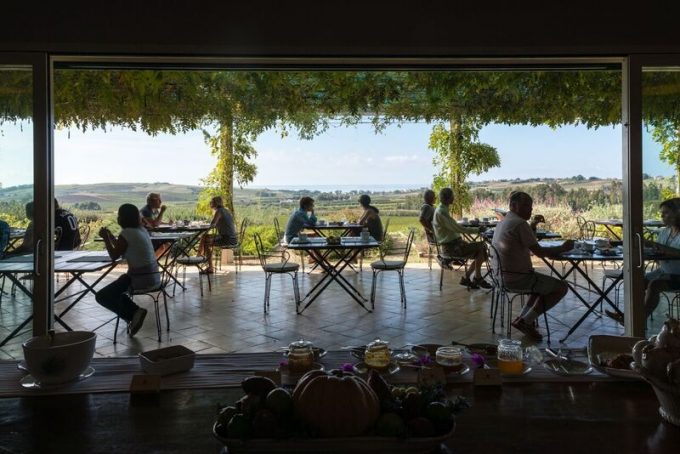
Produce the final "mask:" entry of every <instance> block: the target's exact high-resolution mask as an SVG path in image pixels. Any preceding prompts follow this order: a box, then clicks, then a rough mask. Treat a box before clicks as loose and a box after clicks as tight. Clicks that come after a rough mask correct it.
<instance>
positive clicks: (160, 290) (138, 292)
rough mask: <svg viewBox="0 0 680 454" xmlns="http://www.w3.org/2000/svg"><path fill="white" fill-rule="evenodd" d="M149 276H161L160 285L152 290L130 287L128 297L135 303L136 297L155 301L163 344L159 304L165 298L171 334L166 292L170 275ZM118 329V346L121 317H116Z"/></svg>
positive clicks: (114, 334) (114, 336)
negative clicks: (146, 297)
mask: <svg viewBox="0 0 680 454" xmlns="http://www.w3.org/2000/svg"><path fill="white" fill-rule="evenodd" d="M149 274H160V284H158V285H157V286H155V287H150V288H139V289H135V288H132V287H130V289H129V290H128V295H129V296H130V298H131V299H132V300H133V301H134V297H135V296H148V297H150V298H151V300H152V301H153V310H154V315H155V316H156V329H157V330H158V342H161V315H160V308H159V302H160V298H161V295H162V296H163V307H164V308H165V322H166V325H167V329H166V330H167V331H168V332H170V316H169V315H168V298H167V293H166V291H165V288H166V287H167V285H168V282H169V280H170V275H169V273H168V272H167V271H158V272H157V273H149ZM115 319H116V327H115V329H114V331H113V343H114V344H116V343H117V342H118V324H119V323H120V317H116V318H115ZM110 321H111V320H109V321H108V322H106V323H104V324H103V325H100V326H98V327H97V328H95V330H96V329H99V328H101V326H104V325H106V324H107V323H109V322H110Z"/></svg>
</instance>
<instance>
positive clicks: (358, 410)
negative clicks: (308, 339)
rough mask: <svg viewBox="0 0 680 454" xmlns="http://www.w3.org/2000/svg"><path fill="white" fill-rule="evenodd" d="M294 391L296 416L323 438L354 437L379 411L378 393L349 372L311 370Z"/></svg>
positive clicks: (376, 416) (364, 429)
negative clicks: (312, 371)
mask: <svg viewBox="0 0 680 454" xmlns="http://www.w3.org/2000/svg"><path fill="white" fill-rule="evenodd" d="M314 372H316V373H314V374H312V373H311V372H310V373H308V374H305V375H304V376H303V377H302V378H301V379H300V381H299V382H298V385H297V386H296V387H295V390H294V391H293V404H294V405H295V412H296V414H297V415H298V417H299V418H300V419H301V420H302V421H304V422H305V423H306V424H307V425H308V426H309V427H311V428H313V429H315V430H316V431H317V432H318V434H319V435H320V436H322V437H353V436H358V435H361V434H363V433H364V432H366V430H367V429H369V428H370V427H372V426H373V425H374V424H375V422H376V420H377V419H378V416H379V414H380V403H379V401H378V396H377V395H376V394H375V392H373V390H372V389H371V388H370V387H369V386H368V384H367V383H366V382H365V381H364V380H363V379H361V378H360V377H357V376H355V375H352V374H345V373H343V372H340V371H334V373H333V374H331V373H325V372H320V371H314Z"/></svg>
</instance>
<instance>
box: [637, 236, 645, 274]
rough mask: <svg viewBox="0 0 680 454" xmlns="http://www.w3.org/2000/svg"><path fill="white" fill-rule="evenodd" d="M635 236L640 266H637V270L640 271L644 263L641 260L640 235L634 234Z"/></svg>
mask: <svg viewBox="0 0 680 454" xmlns="http://www.w3.org/2000/svg"><path fill="white" fill-rule="evenodd" d="M635 236H636V237H637V241H638V255H639V259H640V264H639V265H638V266H637V268H638V269H642V267H643V266H644V261H643V259H642V235H640V234H639V233H635Z"/></svg>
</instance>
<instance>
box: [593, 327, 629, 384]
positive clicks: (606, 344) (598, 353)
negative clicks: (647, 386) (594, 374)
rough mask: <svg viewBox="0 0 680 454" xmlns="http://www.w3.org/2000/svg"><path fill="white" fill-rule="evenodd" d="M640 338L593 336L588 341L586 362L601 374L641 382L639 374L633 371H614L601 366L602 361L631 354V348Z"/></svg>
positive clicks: (614, 369)
mask: <svg viewBox="0 0 680 454" xmlns="http://www.w3.org/2000/svg"><path fill="white" fill-rule="evenodd" d="M639 340H643V339H642V338H640V337H626V336H611V335H593V336H590V338H589V339H588V360H590V365H591V366H593V368H594V369H595V370H596V371H598V372H600V373H603V374H606V375H609V376H612V377H618V378H631V379H634V380H641V379H642V378H641V377H640V374H638V373H637V372H635V371H634V370H629V369H616V368H613V367H606V366H603V365H602V359H606V358H608V357H611V356H616V355H617V354H619V353H627V354H631V351H632V349H633V346H634V345H635V343H636V342H637V341H639Z"/></svg>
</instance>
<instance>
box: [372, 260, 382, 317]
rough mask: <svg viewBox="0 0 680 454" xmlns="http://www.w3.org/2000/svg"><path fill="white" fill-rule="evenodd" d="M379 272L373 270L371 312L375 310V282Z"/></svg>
mask: <svg viewBox="0 0 680 454" xmlns="http://www.w3.org/2000/svg"><path fill="white" fill-rule="evenodd" d="M379 272H380V271H378V270H373V279H372V280H371V310H373V309H375V280H376V277H377V276H378V273H379Z"/></svg>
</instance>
